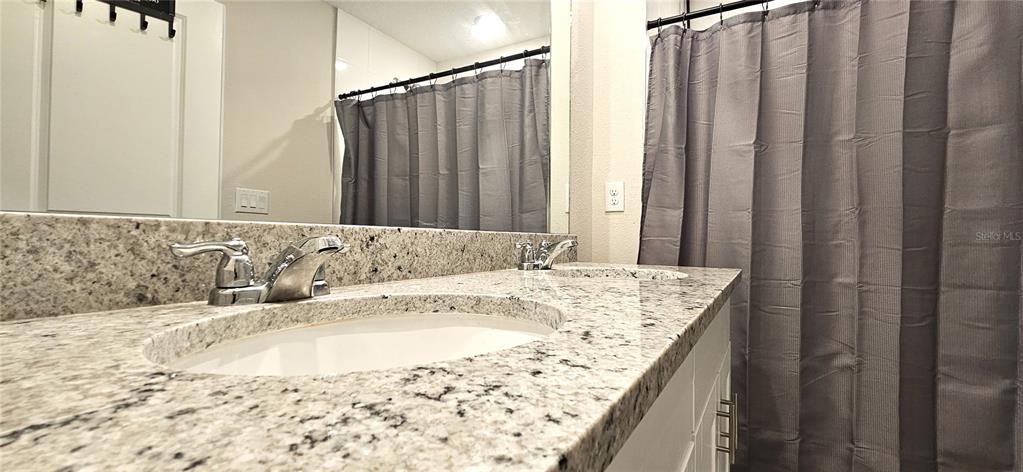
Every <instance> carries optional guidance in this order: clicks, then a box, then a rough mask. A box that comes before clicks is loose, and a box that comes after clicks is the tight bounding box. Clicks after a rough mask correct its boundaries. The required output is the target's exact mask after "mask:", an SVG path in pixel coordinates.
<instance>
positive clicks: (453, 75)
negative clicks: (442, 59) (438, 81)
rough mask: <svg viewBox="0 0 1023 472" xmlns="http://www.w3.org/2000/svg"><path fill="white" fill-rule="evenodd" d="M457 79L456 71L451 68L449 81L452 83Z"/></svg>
mask: <svg viewBox="0 0 1023 472" xmlns="http://www.w3.org/2000/svg"><path fill="white" fill-rule="evenodd" d="M457 78H458V71H456V70H455V68H454V67H452V68H451V81H452V82H454V81H455V79H457Z"/></svg>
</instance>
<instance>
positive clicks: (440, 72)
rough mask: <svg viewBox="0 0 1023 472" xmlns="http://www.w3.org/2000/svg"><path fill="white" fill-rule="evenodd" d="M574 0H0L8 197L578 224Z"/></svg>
mask: <svg viewBox="0 0 1023 472" xmlns="http://www.w3.org/2000/svg"><path fill="white" fill-rule="evenodd" d="M568 3H569V2H560V1H558V0H553V3H552V2H551V1H548V0H505V1H488V0H441V1H437V0H423V1H415V0H398V1H387V0H383V1H380V0H377V1H367V0H290V1H245V0H237V1H221V0H178V1H177V2H175V10H176V12H175V13H176V14H175V18H174V22H173V27H174V30H175V33H174V36H173V37H170V33H169V31H170V30H169V28H168V25H167V24H166V23H165V22H163V21H160V20H157V19H154V18H149V21H148V23H149V25H148V27H147V28H143V25H142V21H141V18H140V16H139V15H138V14H137V13H135V12H131V11H128V10H127V9H123V8H121V9H116V8H115V9H114V12H115V13H116V15H111V7H110V5H108V4H107V3H103V2H100V1H98V0H83V1H80V2H78V1H76V0H48V1H39V0H9V1H3V2H0V22H2V24H0V37H2V41H0V47H2V51H0V61H2V64H0V78H2V82H0V89H2V90H0V92H2V102H0V104H2V110H0V124H2V130H0V131H2V136H0V137H2V140H0V152H2V154H0V182H2V188H0V209H3V210H9V211H45V212H61V213H84V214H111V215H134V216H140V215H141V216H157V217H181V218H197V219H227V220H259V221H281V222H304V223H346V224H366V225H387V226H418V227H436V228H460V229H473V230H495V231H550V232H567V231H568V229H569V228H568V214H567V208H568V207H567V205H568V202H567V195H568V189H567V185H568V149H567V142H568V136H567V133H568V68H569V45H568V42H569V36H570V35H569V27H570V25H569V23H570V19H569V12H568ZM547 48H550V50H547ZM495 60H496V61H497V62H498V63H494V61H495ZM424 76H425V77H426V79H425V80H419V81H410V80H409V79H416V78H422V77H424Z"/></svg>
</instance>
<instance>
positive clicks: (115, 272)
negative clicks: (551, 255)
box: [0, 212, 576, 320]
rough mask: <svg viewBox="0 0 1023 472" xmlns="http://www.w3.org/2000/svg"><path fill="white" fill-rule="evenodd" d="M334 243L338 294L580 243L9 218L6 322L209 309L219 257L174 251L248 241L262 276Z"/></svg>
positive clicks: (2, 310)
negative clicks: (296, 247) (312, 245)
mask: <svg viewBox="0 0 1023 472" xmlns="http://www.w3.org/2000/svg"><path fill="white" fill-rule="evenodd" d="M324 234H337V235H340V236H341V238H342V239H343V240H344V241H345V242H347V243H349V244H351V246H352V250H351V251H349V252H348V253H347V254H343V255H338V256H337V257H336V258H335V259H334V260H333V261H331V262H330V263H329V264H328V265H327V280H328V281H329V282H330V284H331V287H340V286H344V285H355V284H364V283H374V282H386V281H392V280H407V279H417V278H422V277H436V276H441V275H453V274H465V273H470V272H483V271H490V270H499V269H509V268H513V267H515V255H516V251H515V249H514V245H515V243H516V242H518V241H520V240H522V239H533V240H536V241H539V240H540V239H549V240H551V241H560V240H562V239H565V238H569V237H570V236H568V235H552V234H544V235H537V234H524V233H500V232H484V231H453V230H434V229H410V228H385V227H373V226H341V225H309V224H294V223H258V222H241V221H202V220H184V219H163V218H130V217H129V218H125V217H109V216H107V217H105V216H81V215H57V214H46V213H12V212H0V274H3V277H0V320H15V319H26V318H35V317H45V316H57V315H66V314H71V313H85V312H92V311H101V310H116V309H121V308H130V307H137V306H147V305H162V304H167V303H182V302H190V301H198V300H205V299H206V296H207V293H208V292H209V290H210V288H211V287H212V286H213V273H214V270H213V269H214V268H215V267H216V264H217V260H218V258H219V256H217V255H202V256H198V257H192V258H188V259H178V258H175V257H173V256H171V254H170V252H169V251H168V250H167V245H168V244H170V243H173V242H185V241H187V242H191V241H209V240H221V241H222V240H227V239H231V238H232V237H239V238H242V239H244V240H245V242H247V243H248V245H249V250H250V251H251V256H252V262H253V264H254V266H255V267H256V269H257V270H258V272H259V273H262V271H263V269H265V267H266V264H267V263H268V262H269V261H270V260H271V259H273V257H274V256H275V255H276V254H277V253H278V252H279V251H280V250H281V249H283V248H284V247H285V245H287V243H289V242H291V241H295V240H298V239H301V238H304V237H307V236H314V235H316V236H318V235H324ZM574 260H576V252H575V249H571V250H569V251H568V252H566V253H565V254H563V255H562V256H560V257H559V261H574Z"/></svg>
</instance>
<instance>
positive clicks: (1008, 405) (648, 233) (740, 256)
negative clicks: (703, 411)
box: [639, 0, 1023, 472]
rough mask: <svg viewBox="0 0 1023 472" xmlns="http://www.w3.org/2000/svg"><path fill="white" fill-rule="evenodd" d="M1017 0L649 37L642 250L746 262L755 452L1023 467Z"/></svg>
mask: <svg viewBox="0 0 1023 472" xmlns="http://www.w3.org/2000/svg"><path fill="white" fill-rule="evenodd" d="M1021 46H1023V2H1021V1H1015V0H993V1H975V0H966V1H940V0H925V1H891V0H880V1H877V0H863V1H833V2H829V1H824V2H823V3H821V5H820V6H818V7H814V6H813V3H812V2H808V3H803V4H795V5H789V6H785V7H782V8H779V9H777V10H772V11H771V12H770V13H769V14H767V15H766V16H764V15H763V14H761V13H753V14H745V15H741V16H737V17H733V18H731V19H728V20H725V21H724V24H723V25H719V26H715V27H713V28H711V29H710V30H708V31H704V32H694V31H682V30H681V29H679V28H677V27H676V28H667V29H665V30H663V31H662V32H660V33H659V34H658V35H657V36H656V37H654V38H653V39H652V56H651V65H650V78H649V96H648V108H647V128H646V148H645V159H644V164H643V165H644V169H643V176H644V182H643V194H642V201H643V216H642V230H641V232H642V236H641V245H640V246H641V247H640V257H639V260H640V262H641V263H644V264H670V265H688V266H710V267H738V268H741V269H742V270H743V275H742V282H741V283H740V285H739V286H738V287H737V288H736V289H735V291H734V293H733V294H732V309H733V311H732V313H733V318H732V330H731V333H732V343H733V344H732V375H733V377H732V385H733V388H734V390H735V391H736V392H737V393H738V394H739V397H740V411H741V415H740V417H741V421H742V425H743V426H742V427H741V428H740V442H739V445H740V459H739V462H740V464H743V465H745V469H746V470H750V471H756V472H765V471H786V472H791V471H807V472H810V471H813V472H817V471H829V472H839V471H861V470H863V471H866V470H872V471H898V470H901V471H928V472H929V471H1015V472H1019V471H1023V384H1021V382H1023V380H1021V379H1023V349H1021V344H1020V338H1021V330H1023V326H1021V324H1020V318H1021V314H1023V313H1021V310H1023V286H1021V283H1023V282H1021V270H1023V269H1021V267H1023V250H1021V244H1023V242H1021V240H1023V149H1021V148H1023V137H1021V133H1023V100H1021V93H1023V92H1021V87H1023V86H1021V73H1023V64H1021V57H1023V51H1021Z"/></svg>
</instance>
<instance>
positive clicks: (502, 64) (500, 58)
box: [497, 56, 525, 72]
mask: <svg viewBox="0 0 1023 472" xmlns="http://www.w3.org/2000/svg"><path fill="white" fill-rule="evenodd" d="M523 59H525V58H523ZM497 60H498V61H499V62H500V63H501V72H504V56H500V57H499V58H498V59H497Z"/></svg>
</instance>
